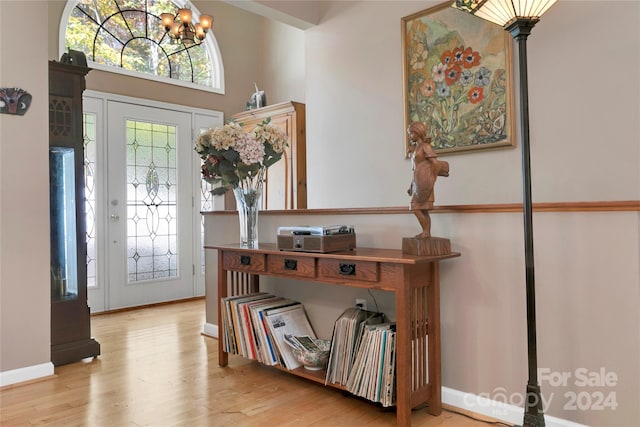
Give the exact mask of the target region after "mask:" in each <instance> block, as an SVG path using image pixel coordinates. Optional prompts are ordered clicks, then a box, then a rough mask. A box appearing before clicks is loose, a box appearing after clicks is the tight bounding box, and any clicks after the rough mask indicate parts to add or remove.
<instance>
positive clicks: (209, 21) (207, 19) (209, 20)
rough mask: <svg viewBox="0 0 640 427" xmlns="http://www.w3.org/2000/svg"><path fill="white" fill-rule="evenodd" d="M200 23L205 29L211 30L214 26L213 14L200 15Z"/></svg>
mask: <svg viewBox="0 0 640 427" xmlns="http://www.w3.org/2000/svg"><path fill="white" fill-rule="evenodd" d="M200 25H201V26H202V29H203V30H204V31H205V33H206V32H207V31H209V30H210V29H211V27H212V26H213V16H211V15H200Z"/></svg>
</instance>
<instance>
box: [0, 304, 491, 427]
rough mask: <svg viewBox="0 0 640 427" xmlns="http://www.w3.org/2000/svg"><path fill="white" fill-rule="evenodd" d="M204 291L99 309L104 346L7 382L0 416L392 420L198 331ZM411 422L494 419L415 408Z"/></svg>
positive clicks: (240, 422)
mask: <svg viewBox="0 0 640 427" xmlns="http://www.w3.org/2000/svg"><path fill="white" fill-rule="evenodd" d="M204 321H205V316H204V300H201V299H200V300H193V301H187V302H179V303H173V304H167V305H159V306H154V307H147V308H141V309H135V310H130V311H122V312H116V313H109V314H104V315H98V316H93V317H92V333H93V336H94V337H95V338H96V339H97V340H98V342H100V344H101V349H102V355H101V356H100V357H98V358H97V359H92V360H85V361H82V362H78V363H73V364H70V365H65V366H61V367H58V368H56V369H55V376H54V377H53V378H50V379H45V380H42V381H37V382H33V383H30V384H22V385H15V386H9V387H5V388H3V389H2V390H0V425H2V426H3V427H9V426H11V427H13V426H31V425H48V426H65V427H72V426H90V427H102V426H109V427H121V426H122V427H124V426H132V427H134V426H154V427H155V426H158V427H163V426H189V427H193V426H215V427H225V426H230V427H243V426H291V427H294V426H295V427H301V426H314V427H322V426H330V427H342V426H349V427H352V426H365V425H366V426H367V427H373V426H394V425H395V412H394V411H393V410H382V409H381V408H379V407H378V406H376V405H373V404H371V403H368V402H366V401H363V400H360V399H357V398H354V397H352V396H349V395H346V394H344V393H342V392H340V391H338V390H333V389H329V388H326V387H324V386H322V385H321V384H317V383H313V382H310V381H307V380H305V379H303V378H298V377H294V376H292V375H288V374H287V373H286V372H281V371H278V370H276V369H271V368H268V367H265V366H261V365H259V364H258V363H256V362H252V361H249V360H246V359H243V358H241V357H239V356H230V358H229V366H228V367H226V368H220V367H218V354H217V348H218V343H217V340H215V339H213V338H210V337H206V336H203V335H201V333H200V332H201V331H202V326H203V324H204ZM412 425H414V426H421V427H433V426H440V427H481V426H487V425H489V424H486V423H483V422H479V421H474V420H471V419H469V418H467V417H464V416H462V415H458V414H454V413H452V412H448V411H444V412H443V413H442V415H440V416H438V417H433V416H430V415H429V414H427V412H426V410H424V409H422V410H415V411H413V415H412Z"/></svg>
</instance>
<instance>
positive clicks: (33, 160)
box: [0, 1, 53, 385]
mask: <svg viewBox="0 0 640 427" xmlns="http://www.w3.org/2000/svg"><path fill="white" fill-rule="evenodd" d="M47 7H48V6H47V2H46V1H28V2H24V1H0V51H1V52H2V57H1V58H2V59H1V63H0V87H20V88H22V89H24V90H26V91H27V92H29V93H30V94H31V95H32V96H33V100H32V102H31V107H30V108H29V110H28V111H27V113H26V114H25V115H24V116H13V115H7V114H2V115H0V254H1V256H0V372H1V373H2V376H0V385H3V384H4V383H6V378H8V377H10V376H11V375H12V373H15V371H16V370H17V369H20V368H23V367H25V366H32V367H38V368H37V369H35V370H34V372H37V373H36V374H35V375H47V374H52V373H53V365H51V364H50V363H49V362H50V360H51V359H50V343H51V341H50V295H51V291H50V285H49V283H50V277H49V248H50V243H49V129H48V125H47V124H48V122H49V103H48V99H49V95H48V93H49V89H48V77H47V76H48V68H47V67H48V64H47V59H48V58H47V46H46V43H43V40H46V39H47V14H46V10H47ZM43 10H44V11H45V12H44V13H43V12H42V11H43ZM16 17H29V19H30V20H31V24H32V25H33V28H32V29H30V35H29V37H26V38H22V39H21V40H20V42H19V43H16V37H15V35H16V34H20V32H21V31H23V29H24V28H23V25H22V22H21V21H20V20H19V19H15V18H16ZM25 52H28V54H25ZM34 124H38V125H34ZM30 375H31V374H26V378H25V377H22V379H23V380H24V379H28V377H29V376H30Z"/></svg>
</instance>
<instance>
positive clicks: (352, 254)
mask: <svg viewBox="0 0 640 427" xmlns="http://www.w3.org/2000/svg"><path fill="white" fill-rule="evenodd" d="M205 248H206V249H217V250H221V251H233V252H247V253H254V254H266V255H269V254H271V255H287V256H291V257H300V258H322V259H349V260H354V261H375V262H387V263H394V264H419V263H423V262H433V261H439V260H443V259H449V258H456V257H459V256H460V253H459V252H451V253H450V254H447V255H440V256H418V255H409V254H405V253H402V251H401V250H400V249H378V248H356V249H354V250H352V251H340V252H329V253H317V252H299V251H281V250H278V247H277V245H276V244H275V243H260V244H259V246H258V248H257V249H248V248H241V247H240V245H238V244H229V245H205Z"/></svg>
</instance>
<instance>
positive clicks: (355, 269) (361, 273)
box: [318, 259, 380, 282]
mask: <svg viewBox="0 0 640 427" xmlns="http://www.w3.org/2000/svg"><path fill="white" fill-rule="evenodd" d="M379 270H380V268H379V266H378V263H377V262H373V261H355V260H349V259H319V260H318V277H319V278H320V279H322V278H323V277H326V278H328V279H339V280H356V281H364V282H377V281H378V280H379V277H380V273H379Z"/></svg>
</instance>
